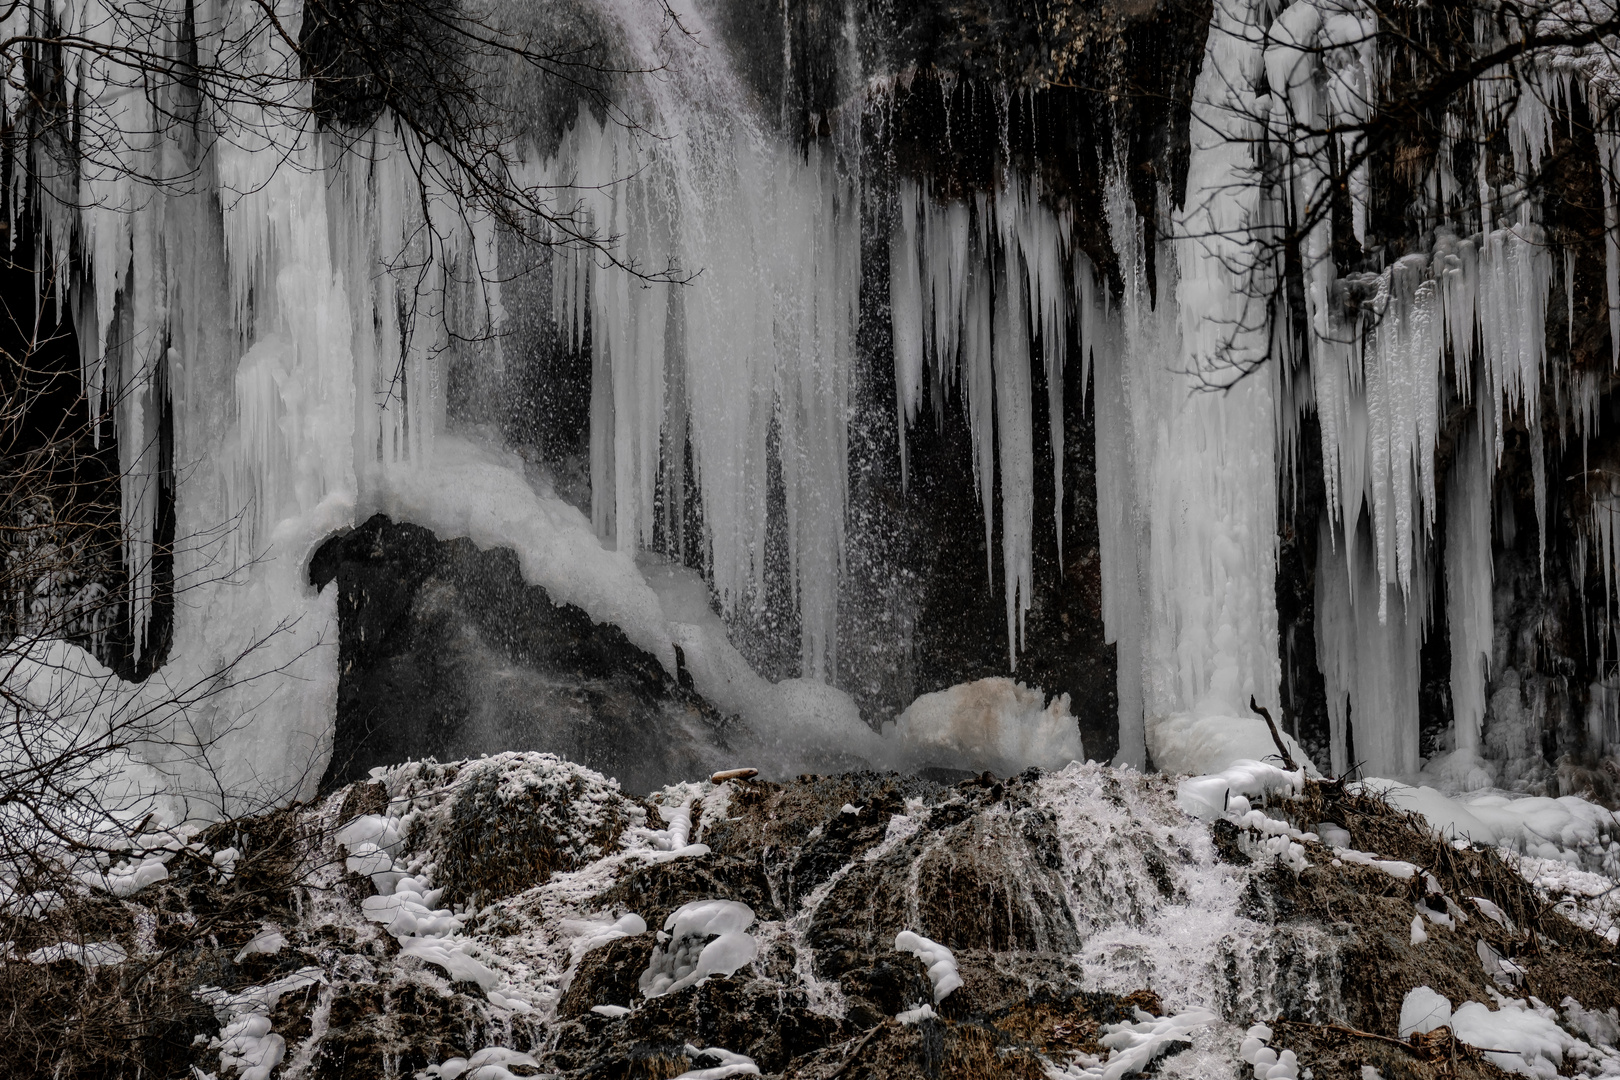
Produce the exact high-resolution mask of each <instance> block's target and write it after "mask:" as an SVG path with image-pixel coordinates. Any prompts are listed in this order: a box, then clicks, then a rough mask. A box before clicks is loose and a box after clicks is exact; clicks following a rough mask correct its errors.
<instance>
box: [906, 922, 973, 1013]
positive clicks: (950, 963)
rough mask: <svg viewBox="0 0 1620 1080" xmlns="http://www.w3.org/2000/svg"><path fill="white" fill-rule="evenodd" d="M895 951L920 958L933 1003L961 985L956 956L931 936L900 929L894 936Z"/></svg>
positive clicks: (937, 1002) (942, 999) (939, 1000)
mask: <svg viewBox="0 0 1620 1080" xmlns="http://www.w3.org/2000/svg"><path fill="white" fill-rule="evenodd" d="M894 948H895V951H896V952H908V953H911V954H912V955H913V956H915V957H917V959H919V960H921V961H922V962H923V963H924V964H925V965H927V967H928V982H929V985H931V986H932V987H933V988H934V1003H935V1004H936V1005H937V1004H939V1003H940V1002H941V1001H944V1000H945V999H946V998H947V997H949V996H950V993H951V991H952V990H955V989H956V988H957V987H959V986H961V985H962V976H961V975H960V974H958V972H957V967H956V957H955V956H954V955H952V953H951V950H950V949H948V948H946V947H945V946H943V945H941V944H940V943H939V942H937V941H934V940H933V939H931V938H925V937H923V936H922V935H921V934H918V933H914V932H913V931H910V930H902V931H900V932H899V933H898V934H896V935H895V936H894Z"/></svg>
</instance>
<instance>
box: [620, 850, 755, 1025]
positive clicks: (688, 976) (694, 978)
mask: <svg viewBox="0 0 1620 1080" xmlns="http://www.w3.org/2000/svg"><path fill="white" fill-rule="evenodd" d="M705 850H707V849H705ZM753 922H754V909H753V908H751V907H749V906H748V905H747V904H744V903H740V902H738V901H736V900H694V901H693V902H691V903H689V904H686V905H684V906H682V907H679V908H676V909H675V910H674V911H672V912H670V914H669V918H667V919H665V920H664V929H663V931H662V933H661V934H660V935H659V937H660V941H661V944H660V946H659V948H658V950H657V951H656V952H654V953H653V956H652V961H651V963H649V964H648V966H647V970H646V971H644V972H642V974H641V980H640V986H641V992H642V993H643V994H645V995H646V996H647V997H650V998H651V997H659V996H660V995H663V994H670V993H674V992H675V991H677V990H681V989H684V988H685V987H688V986H691V985H692V984H693V983H697V982H702V981H703V980H704V979H706V978H708V977H709V976H710V975H730V974H731V973H732V972H733V971H736V970H737V969H738V968H740V967H742V966H743V965H744V964H747V963H749V962H750V961H751V960H753V959H754V957H755V956H757V955H759V946H758V945H757V944H756V943H755V941H754V939H753V938H752V937H751V936H750V935H749V934H748V933H747V932H746V931H747V930H748V927H749V926H751V925H752V924H753Z"/></svg>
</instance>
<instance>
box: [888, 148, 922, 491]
mask: <svg viewBox="0 0 1620 1080" xmlns="http://www.w3.org/2000/svg"><path fill="white" fill-rule="evenodd" d="M898 202H899V205H898V207H897V209H896V211H895V213H896V217H897V221H896V224H897V228H895V230H894V231H893V233H892V234H891V236H890V239H889V307H890V310H891V312H892V317H893V320H894V395H895V397H894V405H895V428H896V434H897V435H898V437H899V441H900V486H901V488H902V490H904V489H907V488H909V487H910V484H911V469H910V454H909V453H907V445H908V444H907V440H906V429H907V428H908V427H910V426H911V424H913V423H914V422H915V421H916V419H917V410H918V409H920V408H921V407H922V378H923V311H924V303H923V287H922V280H921V277H920V276H919V274H918V270H917V257H918V250H917V183H916V181H914V180H911V179H905V180H902V181H901V182H900V195H899V200H898Z"/></svg>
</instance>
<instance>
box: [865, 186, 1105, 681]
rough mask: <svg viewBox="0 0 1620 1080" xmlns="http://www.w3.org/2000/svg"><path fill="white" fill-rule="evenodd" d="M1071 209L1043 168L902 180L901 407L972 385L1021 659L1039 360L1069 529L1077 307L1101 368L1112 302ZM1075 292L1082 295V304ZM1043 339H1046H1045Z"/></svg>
mask: <svg viewBox="0 0 1620 1080" xmlns="http://www.w3.org/2000/svg"><path fill="white" fill-rule="evenodd" d="M1072 230H1073V221H1072V218H1071V215H1070V213H1069V212H1068V211H1067V210H1060V209H1054V208H1052V207H1051V206H1049V205H1047V203H1046V202H1045V201H1044V200H1043V198H1042V194H1041V189H1040V184H1039V182H1038V181H1037V180H1036V179H1035V178H1033V177H1026V176H1024V175H1021V174H1019V173H1017V172H1015V171H1011V170H1008V171H1004V172H1003V173H1002V174H1001V175H1000V176H999V178H998V180H997V183H996V187H995V191H994V193H993V194H992V195H988V196H985V195H980V196H976V197H974V198H972V199H939V198H937V197H935V196H934V194H933V193H932V192H931V191H930V190H929V188H928V186H927V184H926V182H923V183H919V182H917V181H915V180H912V179H904V180H902V181H901V183H900V191H899V194H898V198H897V207H896V221H895V223H894V225H893V227H892V229H891V231H890V241H889V253H890V254H889V258H890V264H889V302H890V308H891V312H892V319H893V326H894V343H895V345H894V365H895V407H896V410H897V412H898V415H899V421H900V426H901V430H902V436H901V461H902V467H903V469H904V470H905V474H904V475H905V476H906V478H907V480H908V481H909V463H908V459H907V451H906V445H905V444H906V438H905V435H904V432H905V430H906V429H907V428H909V427H910V426H912V425H914V424H916V423H917V422H918V420H919V414H920V413H921V410H922V405H923V401H924V398H925V389H926V391H927V397H928V399H929V400H931V401H932V403H933V407H934V409H935V411H936V414H939V413H942V412H943V409H944V408H945V402H946V400H947V398H948V397H949V396H950V395H951V394H953V393H955V394H957V395H960V400H961V403H962V409H963V411H964V412H965V413H966V415H967V421H968V430H969V438H970V442H971V445H972V455H973V475H974V480H975V483H976V485H977V488H978V492H979V498H980V504H981V512H982V515H983V524H984V530H985V553H986V556H985V557H986V566H985V572H986V574H987V576H988V577H989V579H990V583H991V584H992V586H993V585H994V583H995V576H996V575H995V565H994V550H995V543H994V541H995V536H994V523H995V520H996V505H995V492H996V488H997V483H998V477H999V484H1000V490H1001V506H1000V516H1001V548H1002V584H1003V589H1004V591H1005V594H1006V601H1007V651H1008V661H1009V663H1010V664H1011V665H1012V666H1014V667H1016V666H1017V660H1018V649H1019V648H1020V646H1021V644H1022V636H1023V619H1024V613H1025V612H1026V611H1028V609H1029V606H1030V598H1031V590H1032V589H1033V588H1034V580H1033V576H1034V575H1033V563H1032V548H1033V544H1034V505H1035V451H1034V424H1035V409H1036V406H1037V403H1036V401H1035V390H1034V378H1033V372H1034V369H1035V366H1036V365H1037V364H1039V365H1040V367H1041V368H1042V369H1043V371H1044V373H1045V376H1046V393H1047V400H1046V410H1045V411H1046V422H1047V426H1048V432H1049V438H1050V444H1051V446H1052V454H1053V462H1052V469H1053V478H1054V479H1053V483H1054V490H1055V500H1054V502H1055V505H1056V510H1055V526H1056V528H1057V531H1058V537H1059V547H1060V549H1061V544H1062V534H1063V501H1064V500H1063V387H1064V379H1065V373H1064V367H1065V363H1066V360H1067V356H1066V351H1067V344H1068V340H1069V331H1070V323H1071V320H1072V321H1073V323H1074V324H1075V327H1076V331H1077V334H1078V337H1079V340H1080V342H1081V350H1080V352H1081V355H1080V357H1079V360H1080V364H1081V367H1080V371H1079V378H1080V380H1081V385H1084V384H1085V381H1086V380H1087V379H1088V377H1089V371H1090V368H1089V365H1090V362H1091V352H1090V350H1089V349H1088V348H1087V347H1086V346H1087V344H1088V343H1089V341H1090V340H1091V339H1090V338H1089V337H1088V334H1091V335H1095V334H1096V332H1097V330H1096V323H1097V321H1098V319H1099V317H1100V309H1099V308H1098V306H1097V305H1096V303H1095V301H1094V298H1095V294H1096V290H1095V284H1094V281H1093V272H1092V269H1091V264H1090V260H1088V259H1086V258H1085V256H1084V255H1083V254H1081V253H1080V252H1079V251H1078V249H1076V248H1074V246H1073V236H1072ZM1076 297H1078V298H1079V301H1078V303H1077V302H1076ZM1037 346H1038V349H1039V351H1037Z"/></svg>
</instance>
